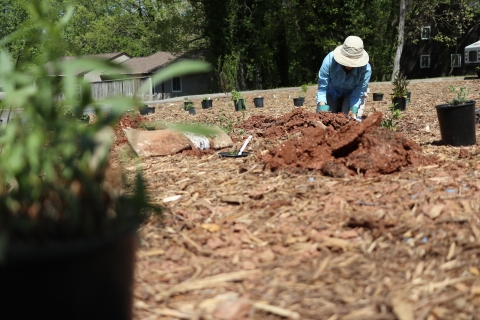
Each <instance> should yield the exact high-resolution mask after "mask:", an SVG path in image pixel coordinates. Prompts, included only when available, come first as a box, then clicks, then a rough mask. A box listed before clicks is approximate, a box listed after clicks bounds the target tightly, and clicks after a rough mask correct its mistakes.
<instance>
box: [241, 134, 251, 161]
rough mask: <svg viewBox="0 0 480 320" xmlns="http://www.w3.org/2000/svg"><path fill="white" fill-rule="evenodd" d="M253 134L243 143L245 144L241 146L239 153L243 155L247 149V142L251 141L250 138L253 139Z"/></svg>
mask: <svg viewBox="0 0 480 320" xmlns="http://www.w3.org/2000/svg"><path fill="white" fill-rule="evenodd" d="M252 137H253V136H252V135H249V136H248V138H247V140H245V142H244V143H243V146H242V147H241V148H240V151H239V152H238V155H239V156H240V155H242V153H243V150H245V148H246V147H247V144H248V143H249V142H250V140H252Z"/></svg>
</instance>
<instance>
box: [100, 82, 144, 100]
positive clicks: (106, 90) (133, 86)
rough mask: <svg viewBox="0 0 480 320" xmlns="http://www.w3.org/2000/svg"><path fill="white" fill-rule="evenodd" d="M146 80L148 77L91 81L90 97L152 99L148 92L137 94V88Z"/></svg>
mask: <svg viewBox="0 0 480 320" xmlns="http://www.w3.org/2000/svg"><path fill="white" fill-rule="evenodd" d="M148 81H150V78H133V79H124V80H111V81H102V82H92V83H91V86H92V98H93V99H94V100H100V99H105V98H110V97H114V96H123V97H133V96H137V97H138V98H140V99H141V100H152V96H151V95H150V92H146V93H145V94H143V95H139V94H138V90H139V88H140V87H141V86H142V85H143V84H144V83H145V82H148Z"/></svg>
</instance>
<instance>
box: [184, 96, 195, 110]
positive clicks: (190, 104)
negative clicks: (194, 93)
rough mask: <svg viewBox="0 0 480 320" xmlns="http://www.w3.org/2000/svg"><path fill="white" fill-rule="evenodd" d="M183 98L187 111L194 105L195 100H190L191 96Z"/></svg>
mask: <svg viewBox="0 0 480 320" xmlns="http://www.w3.org/2000/svg"><path fill="white" fill-rule="evenodd" d="M183 100H184V101H183V109H185V111H188V109H190V107H191V106H193V102H192V100H190V98H189V97H185V98H184V99H183Z"/></svg>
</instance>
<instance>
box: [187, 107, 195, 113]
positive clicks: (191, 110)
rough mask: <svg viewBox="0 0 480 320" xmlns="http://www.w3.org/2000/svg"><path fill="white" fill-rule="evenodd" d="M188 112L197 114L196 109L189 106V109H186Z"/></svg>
mask: <svg viewBox="0 0 480 320" xmlns="http://www.w3.org/2000/svg"><path fill="white" fill-rule="evenodd" d="M188 113H190V114H197V111H196V110H195V108H190V109H188Z"/></svg>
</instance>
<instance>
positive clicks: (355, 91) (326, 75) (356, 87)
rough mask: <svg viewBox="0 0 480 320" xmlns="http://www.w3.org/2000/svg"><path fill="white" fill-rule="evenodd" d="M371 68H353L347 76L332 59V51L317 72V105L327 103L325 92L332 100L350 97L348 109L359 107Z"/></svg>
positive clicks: (368, 66)
mask: <svg viewBox="0 0 480 320" xmlns="http://www.w3.org/2000/svg"><path fill="white" fill-rule="evenodd" d="M371 75H372V68H371V67H370V64H368V63H367V65H365V66H363V67H360V68H353V69H352V71H350V72H349V73H348V74H347V73H346V72H345V70H344V69H343V66H342V65H341V64H339V63H338V62H337V61H335V59H334V58H333V51H332V52H330V53H329V54H328V55H327V56H326V57H325V59H324V60H323V63H322V66H321V67H320V71H319V72H318V92H317V103H319V102H321V101H323V102H325V103H327V92H328V94H330V96H331V97H332V99H333V100H337V98H339V97H340V96H342V95H343V96H346V97H350V107H357V108H358V106H359V105H360V102H361V100H360V98H361V96H362V95H363V93H364V92H366V91H367V88H368V83H369V81H370V76H371Z"/></svg>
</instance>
